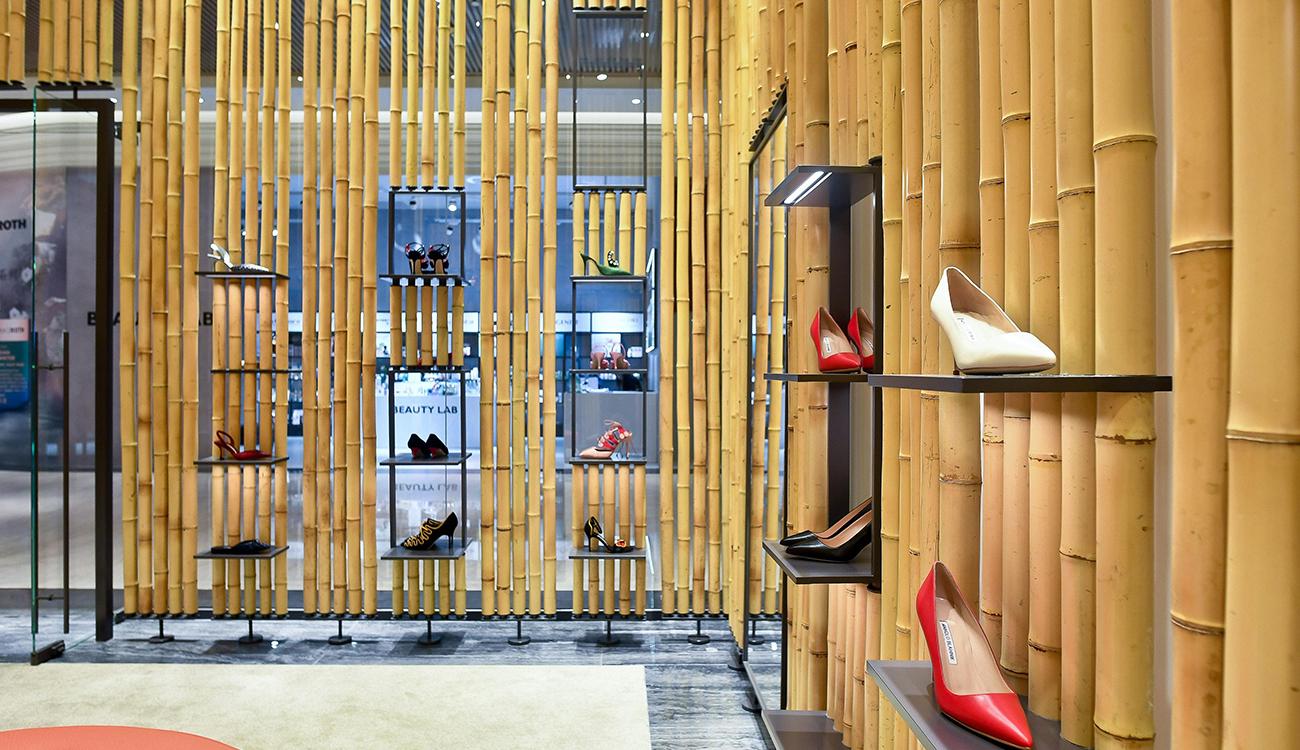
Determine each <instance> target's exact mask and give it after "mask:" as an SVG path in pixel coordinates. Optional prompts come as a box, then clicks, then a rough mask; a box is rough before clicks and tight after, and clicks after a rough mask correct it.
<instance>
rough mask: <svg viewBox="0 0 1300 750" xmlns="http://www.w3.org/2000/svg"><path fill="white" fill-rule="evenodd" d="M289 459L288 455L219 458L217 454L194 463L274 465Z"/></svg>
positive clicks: (201, 464)
mask: <svg viewBox="0 0 1300 750" xmlns="http://www.w3.org/2000/svg"><path fill="white" fill-rule="evenodd" d="M288 460H289V457H288V456H271V457H270V458H218V457H217V456H208V457H207V458H200V459H197V460H196V461H195V462H194V464H195V465H196V466H274V465H275V464H280V463H285V462H286V461H288Z"/></svg>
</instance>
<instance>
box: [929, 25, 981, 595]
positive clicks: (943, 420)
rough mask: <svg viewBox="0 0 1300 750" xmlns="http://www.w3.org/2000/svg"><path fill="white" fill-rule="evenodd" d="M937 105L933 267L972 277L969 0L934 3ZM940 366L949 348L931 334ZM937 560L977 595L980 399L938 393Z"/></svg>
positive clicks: (948, 365) (973, 61) (974, 110)
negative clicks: (939, 168)
mask: <svg viewBox="0 0 1300 750" xmlns="http://www.w3.org/2000/svg"><path fill="white" fill-rule="evenodd" d="M938 20H939V36H940V38H941V39H942V40H943V43H942V44H941V45H940V47H939V80H940V86H941V89H940V110H941V121H942V127H941V130H942V132H943V140H942V141H941V143H940V158H941V161H942V162H943V184H942V186H941V195H940V199H941V202H942V206H941V212H940V218H939V256H940V259H939V265H940V266H941V267H947V266H956V267H958V268H960V269H962V271H964V272H965V273H966V275H968V276H970V277H971V278H972V279H978V278H979V271H980V265H979V260H980V258H979V250H980V210H979V124H980V121H979V104H980V103H979V25H978V14H977V8H976V0H946V1H945V2H944V3H943V4H941V5H940V6H939V19H938ZM937 335H938V338H939V341H938V344H939V365H938V369H939V371H940V372H945V371H951V369H952V348H951V346H949V344H948V339H947V337H946V336H943V335H942V334H937ZM938 406H939V415H938V416H939V436H938V439H939V533H940V536H939V559H940V560H943V561H944V564H946V565H947V566H948V567H949V569H950V570H951V571H952V573H953V576H954V577H955V579H956V580H957V584H958V585H959V586H960V587H961V589H962V592H963V593H964V594H965V595H966V596H969V597H970V598H971V599H974V600H976V601H978V600H979V566H980V549H979V528H980V401H979V397H978V396H965V395H961V394H953V393H945V394H942V395H940V396H939V403H938Z"/></svg>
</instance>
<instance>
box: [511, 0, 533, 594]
mask: <svg viewBox="0 0 1300 750" xmlns="http://www.w3.org/2000/svg"><path fill="white" fill-rule="evenodd" d="M530 1H531V0H530ZM528 6H529V3H523V2H520V3H517V4H516V5H515V6H514V10H515V24H514V59H515V60H516V61H518V63H517V64H516V65H515V66H514V71H515V82H514V92H515V99H514V102H515V106H514V133H513V155H514V165H513V168H512V170H511V174H512V175H514V176H515V181H514V202H513V210H512V213H511V219H512V221H516V222H517V221H518V220H519V217H523V219H524V222H523V224H522V225H521V226H519V228H518V229H517V230H516V231H515V232H514V235H513V240H514V243H513V245H512V246H511V248H510V280H511V287H510V288H511V291H512V293H513V294H512V297H511V299H510V311H511V322H510V347H511V351H510V359H511V361H512V362H514V369H513V370H511V373H510V423H511V429H510V438H511V439H510V458H511V467H510V527H509V532H508V533H509V537H510V563H511V585H510V594H511V596H510V609H511V611H512V612H516V613H522V612H523V611H524V608H525V597H526V593H527V586H528V584H527V577H528V567H527V547H528V539H527V533H528V516H527V513H528V504H527V499H526V498H527V482H528V473H527V472H528V454H527V447H526V446H527V437H526V433H527V427H526V425H527V422H526V419H525V413H524V409H525V404H526V394H527V386H528V372H529V370H530V368H529V366H528V365H529V363H528V358H527V348H528V343H527V327H526V326H527V323H526V321H527V309H528V308H527V304H528V301H527V300H528V289H527V286H526V283H527V282H526V279H527V274H528V246H529V242H528V228H527V215H528V202H527V201H528V185H527V182H528V181H527V179H526V178H527V170H528V112H529V110H530V109H531V108H532V104H531V102H530V100H529V96H528V94H529V90H528V65H527V60H528V36H529V23H528V22H529V7H528Z"/></svg>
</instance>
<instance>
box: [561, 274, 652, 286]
mask: <svg viewBox="0 0 1300 750" xmlns="http://www.w3.org/2000/svg"><path fill="white" fill-rule="evenodd" d="M569 281H571V282H573V283H574V284H644V283H646V277H645V276H601V275H600V274H591V275H587V274H582V275H578V274H574V275H573V276H570V277H569Z"/></svg>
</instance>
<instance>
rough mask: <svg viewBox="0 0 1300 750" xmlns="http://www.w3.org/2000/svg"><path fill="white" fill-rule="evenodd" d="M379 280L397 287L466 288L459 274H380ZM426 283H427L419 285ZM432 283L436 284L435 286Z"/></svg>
mask: <svg viewBox="0 0 1300 750" xmlns="http://www.w3.org/2000/svg"><path fill="white" fill-rule="evenodd" d="M379 278H381V279H383V280H384V281H387V282H389V283H392V284H397V285H398V286H468V285H469V282H467V281H466V280H465V275H464V274H459V273H381V274H379ZM421 282H428V283H421ZM433 282H438V283H437V284H435V283H433Z"/></svg>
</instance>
